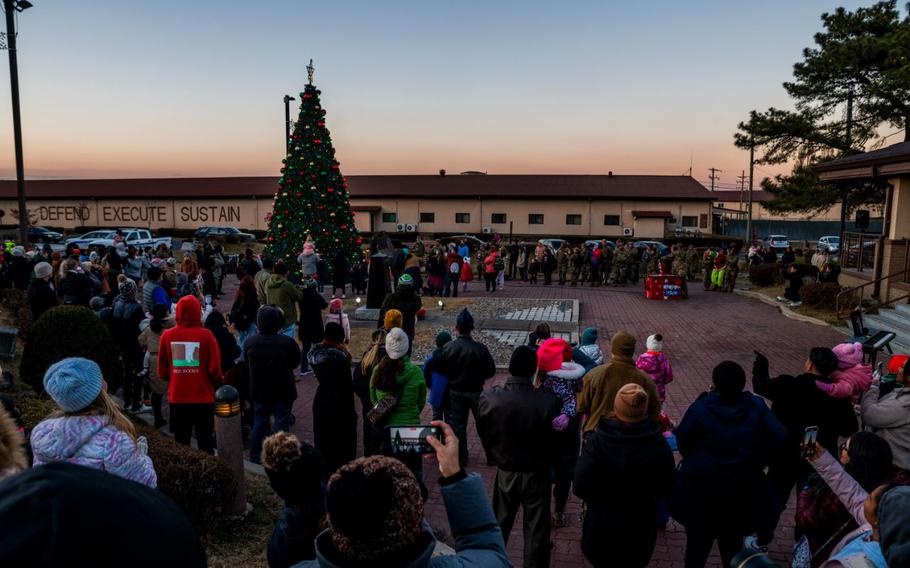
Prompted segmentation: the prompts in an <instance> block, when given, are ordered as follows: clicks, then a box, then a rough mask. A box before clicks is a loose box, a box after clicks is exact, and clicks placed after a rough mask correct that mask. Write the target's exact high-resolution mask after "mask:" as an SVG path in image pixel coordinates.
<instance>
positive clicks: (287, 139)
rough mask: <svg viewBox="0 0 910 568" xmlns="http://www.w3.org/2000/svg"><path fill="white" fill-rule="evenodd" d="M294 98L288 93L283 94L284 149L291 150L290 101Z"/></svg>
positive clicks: (288, 151)
mask: <svg viewBox="0 0 910 568" xmlns="http://www.w3.org/2000/svg"><path fill="white" fill-rule="evenodd" d="M293 100H296V99H295V98H294V97H292V96H290V95H285V96H284V149H285V151H286V152H287V153H290V152H291V101H293Z"/></svg>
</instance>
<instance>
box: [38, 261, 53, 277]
mask: <svg viewBox="0 0 910 568" xmlns="http://www.w3.org/2000/svg"><path fill="white" fill-rule="evenodd" d="M53 273H54V268H53V267H52V266H51V265H50V264H49V263H47V262H39V263H38V264H36V265H35V276H36V277H37V278H47V277H48V276H50V275H51V274H53Z"/></svg>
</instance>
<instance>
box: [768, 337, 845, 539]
mask: <svg viewBox="0 0 910 568" xmlns="http://www.w3.org/2000/svg"><path fill="white" fill-rule="evenodd" d="M837 365H838V361H837V356H836V355H835V354H834V352H833V351H831V350H830V349H828V348H827V347H815V348H813V349H812V350H811V351H810V352H809V358H808V359H806V363H805V365H804V368H803V373H802V374H800V375H797V376H795V377H794V376H791V375H780V376H779V377H776V378H773V379H772V378H771V377H770V375H769V372H768V359H767V358H766V357H765V356H764V355H762V354H760V353H757V352H756V354H755V363H754V364H753V366H752V387H753V390H754V391H755V393H756V394H759V395H761V396H763V397H765V398H766V399H768V400H770V401H771V412H773V413H774V416H776V417H777V419H778V420H780V422H781V424H783V425H784V428H785V429H786V431H787V440H786V445H785V446H784V449H783V451H781V452H780V453H779V454H778V455H777V459H775V460H774V462H772V463H771V466H770V467H769V468H768V479H769V481H770V483H771V487H772V489H773V491H774V495H775V497H776V503H775V504H776V506H777V507H776V508H777V510H778V513H777V516H778V517H779V515H780V513H781V512H783V509H784V508H785V507H786V504H787V499H788V498H789V496H790V490H791V489H793V488H794V486H795V487H796V488H797V490H799V487H800V486H801V485H802V483H803V482H804V481H805V480H806V478H807V477H809V475H810V474H811V473H812V469H811V468H810V467H809V465H808V464H807V463H806V461H805V460H804V459H802V457H801V455H800V444H801V443H802V439H803V434H804V433H805V430H806V428H808V427H810V426H817V427H818V443H819V444H821V446H822V447H824V448H825V449H826V450H828V452H829V453H830V454H831V455H835V456H836V455H839V453H840V451H839V449H838V437H839V436H844V437H847V436H850V435H852V434H853V433H854V432H856V431H857V429H858V427H857V423H856V413H855V412H854V410H853V404H852V402H851V401H850V399H849V398H834V397H832V396H830V395H829V394H827V393H825V392H824V391H823V390H821V389H820V388H818V386H817V385H816V381H819V382H823V383H830V382H831V378H830V375H831V373H833V372H834V371H836V370H837ZM777 521H778V518H774V519H772V520H769V524H768V526H767V527H764V529H763V530H762V531H760V533H759V535H758V544H759V545H760V546H765V545H767V544H768V543H769V542H770V541H771V539H772V538H773V537H774V529H775V528H776V527H777Z"/></svg>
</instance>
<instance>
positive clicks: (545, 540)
mask: <svg viewBox="0 0 910 568" xmlns="http://www.w3.org/2000/svg"><path fill="white" fill-rule="evenodd" d="M536 372H537V353H536V352H535V351H534V350H533V349H531V348H530V347H528V346H527V345H519V346H518V347H517V348H516V349H515V351H514V352H513V353H512V359H511V360H510V361H509V373H510V374H511V375H512V376H511V377H509V379H508V380H507V381H506V384H505V385H504V386H502V387H493V388H492V389H490V390H488V391H485V392H484V393H483V394H481V395H480V402H479V403H478V406H477V432H478V434H480V440H481V442H482V443H483V448H484V451H485V452H486V454H487V463H489V464H490V465H495V466H496V481H494V482H493V512H494V513H495V514H496V520H497V521H498V522H499V526H500V528H501V529H502V536H503V539H505V541H506V543H508V542H509V534H510V533H511V532H512V525H513V524H514V523H515V515H516V514H517V513H518V509H519V507H521V508H522V509H523V512H522V515H523V517H524V568H548V567H549V566H550V466H551V464H552V463H553V460H554V459H555V454H556V451H555V448H554V444H555V435H554V430H553V426H552V422H553V419H554V418H556V417H557V416H559V413H560V408H561V402H560V400H559V398H558V397H557V396H556V395H555V394H553V393H550V392H546V391H543V390H537V389H535V388H534V385H533V383H532V380H533V377H534V374H535V373H536Z"/></svg>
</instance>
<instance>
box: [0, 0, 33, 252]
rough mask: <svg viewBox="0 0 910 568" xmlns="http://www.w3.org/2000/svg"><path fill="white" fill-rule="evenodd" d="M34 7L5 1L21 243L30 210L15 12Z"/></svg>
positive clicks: (22, 0)
mask: <svg viewBox="0 0 910 568" xmlns="http://www.w3.org/2000/svg"><path fill="white" fill-rule="evenodd" d="M31 7H32V3H31V2H29V1H28V0H3V11H4V12H5V13H6V51H7V52H8V53H9V82H10V95H11V97H12V100H13V145H14V146H15V149H16V196H17V197H18V199H19V242H20V243H23V244H25V243H26V242H27V241H28V209H27V205H26V203H25V164H24V162H23V160H22V119H21V118H20V116H19V65H18V62H17V59H16V19H15V16H16V15H15V14H14V12H21V11H23V10H27V9H28V8H31Z"/></svg>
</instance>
